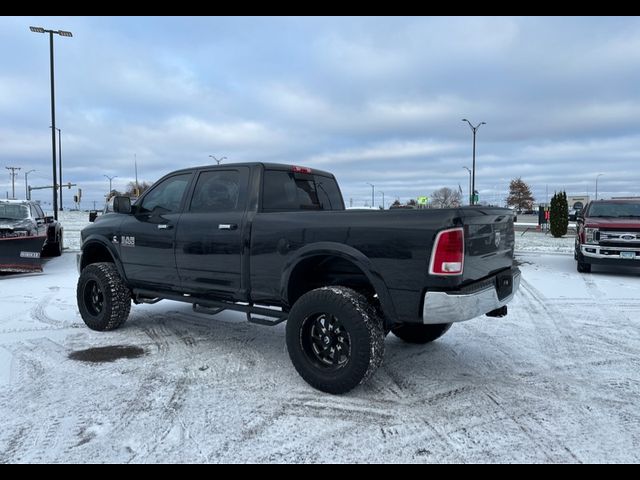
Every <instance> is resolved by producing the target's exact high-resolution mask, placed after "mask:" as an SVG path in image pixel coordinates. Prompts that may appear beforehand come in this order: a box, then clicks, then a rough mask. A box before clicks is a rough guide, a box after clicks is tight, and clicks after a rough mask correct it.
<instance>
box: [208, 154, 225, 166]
mask: <svg viewBox="0 0 640 480" xmlns="http://www.w3.org/2000/svg"><path fill="white" fill-rule="evenodd" d="M209 156H210V157H211V158H213V159H214V160H215V161H216V163H217V164H218V165H220V162H222V160H225V159H226V158H227V157H222V158H220V159H217V158H216V157H215V156H213V155H209Z"/></svg>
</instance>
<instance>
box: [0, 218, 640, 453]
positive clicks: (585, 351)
mask: <svg viewBox="0 0 640 480" xmlns="http://www.w3.org/2000/svg"><path fill="white" fill-rule="evenodd" d="M70 213H71V212H70ZM68 218H71V217H68ZM83 222H84V217H82V218H80V216H78V219H77V222H76V223H74V221H73V220H68V221H67V224H69V228H67V233H68V235H69V236H71V235H72V233H71V232H72V231H76V232H77V231H79V229H80V228H81V224H82V223H83ZM517 237H518V239H517V242H518V243H517V245H518V247H517V249H518V252H519V253H518V255H517V260H518V263H519V264H520V268H521V269H522V271H523V281H522V285H521V290H520V292H519V293H518V295H517V296H516V298H515V300H514V302H513V303H512V304H511V305H510V306H509V315H508V316H507V317H505V318H503V319H490V318H487V317H481V318H478V319H475V320H472V321H469V322H465V323H462V324H457V325H454V327H453V328H452V329H451V330H450V331H449V333H447V334H446V335H445V336H444V337H442V338H441V339H440V340H438V341H436V342H435V343H433V344H431V345H427V346H414V345H407V344H404V343H403V342H401V341H400V340H399V339H397V338H395V337H394V336H393V335H390V336H389V337H387V342H386V349H387V352H386V357H385V361H384V364H383V366H382V367H381V368H380V369H379V370H378V372H377V374H376V375H375V376H374V377H373V378H372V379H371V380H370V381H369V382H368V383H367V384H366V385H364V386H361V387H359V388H357V389H355V390H354V391H352V392H351V393H349V394H347V395H344V396H331V395H327V394H323V393H320V392H318V391H315V390H313V389H312V388H311V387H309V386H308V385H307V384H306V383H305V382H304V381H303V380H302V379H301V378H300V377H299V376H298V374H297V373H296V371H295V370H294V368H293V366H292V365H291V363H290V361H289V357H288V355H287V351H286V347H285V336H284V326H283V325H280V326H277V327H263V326H258V325H253V324H248V323H247V322H246V321H245V319H244V317H243V316H242V315H240V314H237V313H229V312H224V313H222V314H220V315H218V316H216V317H210V316H207V315H203V314H199V313H193V312H192V310H191V308H190V306H189V305H186V304H180V303H175V302H168V301H163V302H160V303H158V304H156V305H138V306H134V307H133V308H132V314H131V317H130V319H129V321H128V322H127V323H126V324H125V326H124V327H123V328H122V329H120V330H117V331H114V332H109V333H97V332H93V331H91V330H89V329H87V328H86V327H85V326H84V324H83V322H82V320H81V318H80V315H79V313H78V311H77V308H76V302H75V283H76V281H77V273H76V270H75V253H74V252H73V251H66V253H65V254H64V255H63V256H62V257H61V258H56V259H52V260H49V261H48V262H47V263H46V265H45V268H44V273H42V274H30V275H27V274H25V275H10V276H3V277H0V292H1V293H0V463H15V462H464V463H467V462H630V463H631V462H633V463H636V462H639V461H640V453H639V452H640V329H639V323H638V318H640V296H639V295H638V292H640V274H639V273H640V272H638V271H634V270H608V269H605V268H594V273H593V274H589V275H582V274H578V273H577V272H576V269H575V261H574V260H573V256H572V255H571V249H572V246H573V243H572V242H573V240H572V239H571V238H570V237H567V238H564V239H557V240H556V239H552V238H550V237H548V236H544V235H541V234H538V233H535V232H533V233H527V234H526V235H524V236H521V235H520V234H517ZM69 245H71V246H72V247H73V248H77V246H78V241H77V239H75V240H73V239H70V240H68V241H67V246H69Z"/></svg>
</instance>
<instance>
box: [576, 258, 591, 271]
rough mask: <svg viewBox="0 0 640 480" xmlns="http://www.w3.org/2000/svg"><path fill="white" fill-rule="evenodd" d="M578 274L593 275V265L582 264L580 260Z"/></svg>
mask: <svg viewBox="0 0 640 480" xmlns="http://www.w3.org/2000/svg"><path fill="white" fill-rule="evenodd" d="M577 267H578V272H580V273H591V264H590V263H586V262H581V261H580V260H578V265H577Z"/></svg>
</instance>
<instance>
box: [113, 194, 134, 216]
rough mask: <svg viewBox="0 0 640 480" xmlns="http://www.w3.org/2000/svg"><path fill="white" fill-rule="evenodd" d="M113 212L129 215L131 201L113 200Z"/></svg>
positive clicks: (118, 198) (120, 198)
mask: <svg viewBox="0 0 640 480" xmlns="http://www.w3.org/2000/svg"><path fill="white" fill-rule="evenodd" d="M113 211H114V212H116V213H125V214H129V213H131V199H130V198H129V197H115V198H114V199H113Z"/></svg>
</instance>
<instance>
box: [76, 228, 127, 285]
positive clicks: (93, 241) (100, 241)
mask: <svg viewBox="0 0 640 480" xmlns="http://www.w3.org/2000/svg"><path fill="white" fill-rule="evenodd" d="M93 245H98V246H100V247H102V248H104V249H105V250H106V251H107V252H108V253H109V255H110V256H111V259H112V260H113V263H114V264H115V266H116V268H117V269H118V273H119V274H120V276H121V277H122V278H123V279H124V281H125V282H126V281H127V277H126V275H125V273H124V268H123V266H122V262H121V261H120V257H119V256H118V252H116V249H115V247H114V246H113V245H112V244H111V243H109V242H107V241H105V240H104V237H102V236H100V235H91V236H90V237H88V238H87V239H86V240H85V241H84V242H83V243H82V248H81V251H82V254H81V255H82V257H83V258H81V259H80V261H79V262H78V265H79V266H80V267H81V268H82V265H83V260H84V254H85V251H86V249H87V248H88V247H91V246H93Z"/></svg>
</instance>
